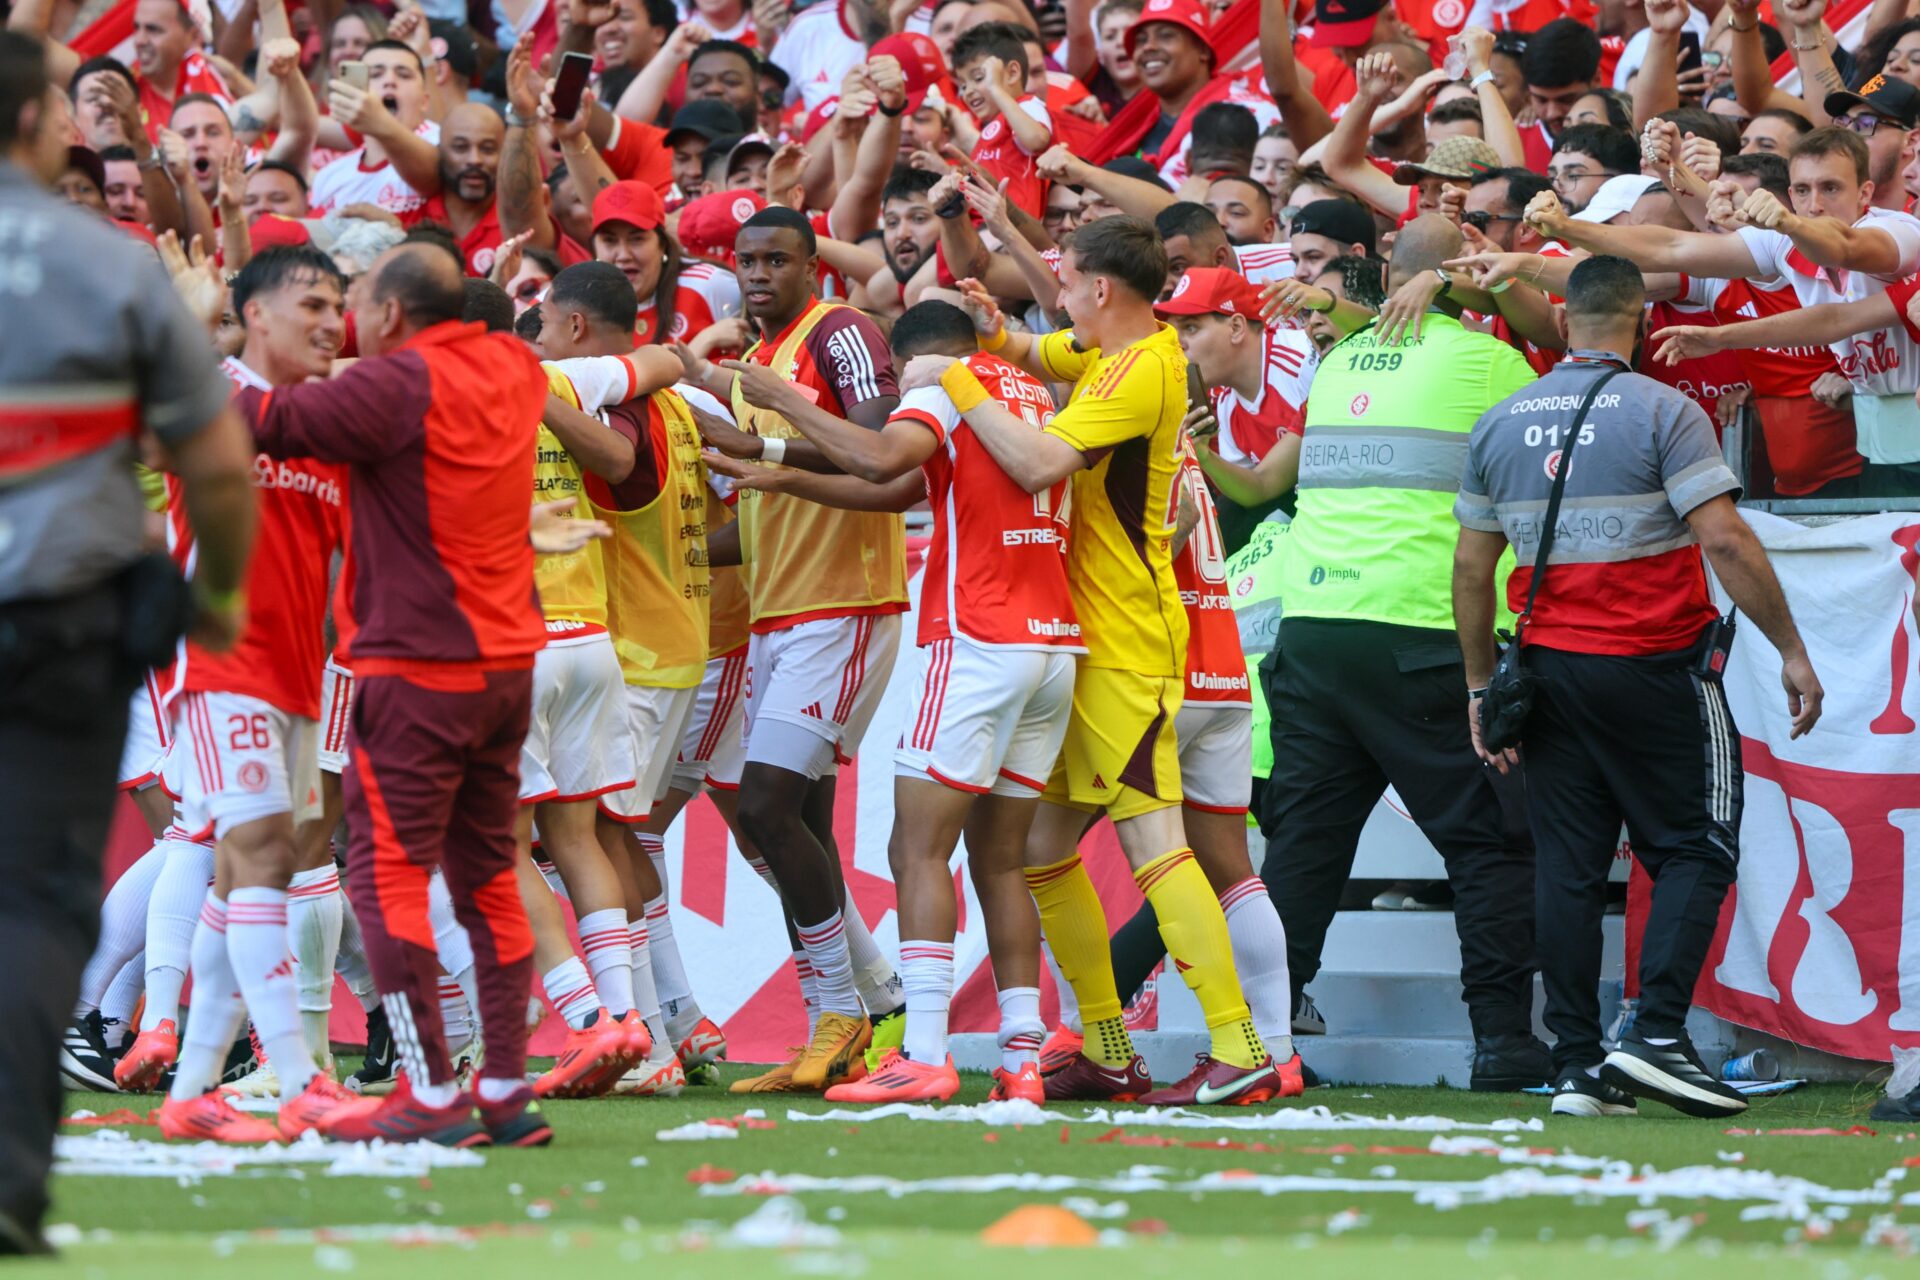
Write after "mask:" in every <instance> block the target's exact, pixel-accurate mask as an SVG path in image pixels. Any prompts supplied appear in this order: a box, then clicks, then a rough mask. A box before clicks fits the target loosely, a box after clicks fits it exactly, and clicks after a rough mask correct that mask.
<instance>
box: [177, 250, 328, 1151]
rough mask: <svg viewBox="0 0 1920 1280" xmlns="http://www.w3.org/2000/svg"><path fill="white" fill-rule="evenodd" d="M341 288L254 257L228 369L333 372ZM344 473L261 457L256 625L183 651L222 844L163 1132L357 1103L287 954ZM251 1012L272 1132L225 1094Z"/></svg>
mask: <svg viewBox="0 0 1920 1280" xmlns="http://www.w3.org/2000/svg"><path fill="white" fill-rule="evenodd" d="M345 292H346V281H345V280H344V279H343V278H342V277H341V276H340V274H339V272H338V270H337V269H336V268H335V267H334V266H333V263H332V261H331V260H330V259H328V258H327V257H326V256H325V255H324V254H320V253H317V252H315V251H313V250H311V249H269V250H267V251H266V252H264V253H262V254H260V255H259V256H257V257H255V258H254V259H253V260H252V261H250V262H249V263H248V264H247V266H246V267H245V268H243V269H242V271H241V273H240V275H239V278H238V279H237V280H236V281H235V283H234V287H233V309H234V312H235V314H237V315H238V316H239V317H240V321H241V324H242V325H243V326H244V328H245V329H246V334H247V341H246V345H245V346H244V347H242V348H241V352H240V356H239V357H238V358H237V359H229V360H228V361H227V365H226V368H227V375H228V377H230V378H231V379H233V381H234V383H235V385H236V387H239V388H250V389H253V390H255V391H256V392H264V391H271V390H273V389H275V388H279V387H286V386H289V385H293V384H297V383H300V382H304V381H305V380H307V379H308V378H313V377H324V376H325V375H326V374H327V372H328V371H329V369H330V368H331V366H332V361H333V358H334V355H335V354H336V353H337V352H338V351H339V349H340V342H341V338H342V336H343V334H344V332H345V313H344V308H343V299H344V297H345ZM343 479H344V476H343V474H342V471H341V469H340V468H339V467H336V466H332V465H329V464H327V463H325V462H318V461H312V460H308V459H299V460H292V461H290V460H286V459H273V458H269V457H267V456H266V455H264V454H262V455H261V456H260V457H259V458H258V459H257V460H256V461H255V463H254V486H255V488H257V489H258V490H259V491H260V512H261V524H260V540H259V543H258V553H259V554H258V555H257V556H256V558H255V559H254V561H253V564H252V566H251V568H250V570H249V574H248V581H247V594H248V596H249V598H250V603H249V608H248V620H247V628H246V630H245V632H244V633H242V636H241V640H240V643H239V645H238V646H236V647H235V648H234V649H233V651H232V652H231V653H227V654H220V655H216V654H212V653H208V652H205V651H204V650H200V649H198V648H196V647H194V646H191V645H189V646H188V648H187V653H186V665H185V670H184V673H183V675H182V677H181V679H180V687H181V689H182V690H183V694H182V698H181V701H180V704H179V708H178V716H177V721H178V730H179V735H180V736H179V744H178V749H179V750H180V751H181V752H182V760H183V762H185V763H183V767H182V769H181V778H182V780H183V782H184V786H183V787H182V795H181V819H182V825H183V826H184V827H185V829H186V830H187V831H188V832H189V833H190V834H191V835H195V836H203V835H204V834H205V833H207V832H208V831H211V832H212V834H213V836H214V838H215V840H216V841H217V842H218V843H217V845H216V850H215V861H214V884H213V889H212V891H211V892H210V893H209V894H208V895H207V898H206V902H205V906H204V908H203V909H202V911H201V915H200V924H199V927H198V928H197V929H196V930H195V931H194V935H193V944H192V948H193V949H192V973H193V979H194V982H193V1009H192V1014H193V1016H192V1017H191V1018H190V1019H189V1020H188V1022H187V1030H186V1037H185V1040H184V1042H183V1043H182V1045H181V1051H180V1060H179V1063H178V1065H177V1066H176V1068H175V1071H174V1078H173V1085H172V1087H171V1088H170V1089H169V1090H168V1096H167V1100H166V1102H165V1103H164V1104H162V1106H161V1107H160V1110H159V1113H158V1120H159V1125H160V1132H161V1133H162V1134H164V1135H165V1136H167V1137H169V1138H199V1139H212V1140H214V1141H221V1142H258V1141H272V1140H275V1139H277V1138H287V1139H292V1138H296V1137H298V1136H299V1135H300V1134H302V1133H304V1132H305V1131H306V1130H307V1129H309V1128H312V1127H313V1126H314V1125H316V1124H317V1123H319V1122H320V1121H321V1120H323V1119H324V1118H326V1117H327V1116H328V1115H329V1114H331V1113H333V1112H335V1111H337V1110H339V1109H340V1108H341V1107H343V1106H346V1105H350V1104H352V1103H354V1102H355V1101H356V1099H355V1098H354V1096H353V1095H352V1094H350V1093H348V1092H347V1091H346V1090H345V1089H342V1088H341V1087H340V1086H339V1085H338V1084H336V1083H335V1082H334V1081H333V1079H332V1078H331V1077H330V1076H328V1075H326V1074H325V1073H324V1072H322V1071H321V1070H320V1069H319V1068H318V1066H317V1065H316V1064H315V1061H314V1058H313V1055H312V1053H311V1051H310V1049H309V1047H308V1044H307V1041H306V1038H305V1035H304V1032H303V1030H302V1027H301V1020H300V1010H299V1003H298V998H297V990H296V978H295V973H294V966H293V964H292V963H290V961H289V959H288V953H287V944H288V931H287V889H288V883H289V881H290V879H291V877H292V872H293V869H294V858H295V852H294V822H295V819H296V817H302V816H317V815H312V814H311V810H312V808H313V801H314V800H315V799H316V798H317V794H318V786H319V779H318V778H317V777H313V776H310V774H311V770H312V749H313V746H314V739H315V735H316V733H317V720H318V717H319V714H320V668H321V662H322V655H321V651H320V646H321V643H322V641H321V630H322V628H321V619H322V617H323V616H324V614H325V611H326V597H327V568H328V563H329V561H330V559H331V557H332V555H333V550H334V547H335V545H336V544H337V543H338V541H339V537H340V520H341V515H340V512H341V505H342V500H343V498H344V485H343V484H342V481H343ZM328 976H329V978H330V977H331V968H329V970H328ZM245 1016H251V1018H252V1020H253V1025H254V1030H255V1032H256V1033H257V1034H258V1036H259V1038H260V1042H261V1045H262V1046H263V1047H264V1048H265V1050H266V1052H267V1054H268V1056H269V1059H270V1060H271V1061H272V1063H273V1064H274V1068H275V1071H276V1074H277V1076H278V1083H279V1088H280V1098H281V1105H280V1113H279V1125H278V1128H277V1129H276V1128H275V1126H274V1125H273V1124H270V1123H268V1122H266V1121H264V1120H258V1119H255V1118H253V1117H251V1116H247V1115H244V1114H242V1113H241V1112H239V1111H237V1110H235V1109H234V1107H233V1105H232V1104H231V1102H229V1101H228V1099H227V1097H226V1095H225V1094H224V1093H221V1092H215V1091H214V1086H215V1085H216V1084H217V1083H218V1082H219V1079H220V1073H221V1069H222V1068H223V1067H224V1066H225V1064H226V1059H227V1050H228V1048H229V1046H231V1045H232V1043H233V1037H234V1033H235V1032H236V1031H237V1030H238V1029H239V1026H240V1021H241V1019H242V1017H245Z"/></svg>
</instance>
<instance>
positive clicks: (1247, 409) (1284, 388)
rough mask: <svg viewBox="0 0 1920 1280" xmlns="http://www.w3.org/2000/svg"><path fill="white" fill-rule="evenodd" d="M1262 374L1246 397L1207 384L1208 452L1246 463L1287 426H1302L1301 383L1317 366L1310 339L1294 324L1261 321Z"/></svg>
mask: <svg viewBox="0 0 1920 1280" xmlns="http://www.w3.org/2000/svg"><path fill="white" fill-rule="evenodd" d="M1265 346H1266V380H1265V381H1264V382H1262V383H1261V384H1260V394H1259V395H1258V396H1256V397H1255V398H1254V399H1253V400H1251V401H1249V400H1247V399H1246V398H1245V397H1244V396H1242V395H1241V394H1240V393H1239V392H1238V391H1235V390H1234V389H1233V388H1232V387H1215V388H1214V389H1213V416H1214V419H1215V420H1216V421H1217V422H1219V424H1220V434H1219V435H1217V436H1215V437H1214V445H1213V448H1214V452H1216V453H1218V454H1219V455H1220V456H1221V457H1223V458H1225V459H1226V460H1227V461H1228V462H1233V463H1238V464H1239V465H1240V466H1243V467H1251V466H1253V465H1254V464H1255V463H1257V462H1259V461H1260V459H1262V458H1264V457H1266V456H1267V451H1268V450H1270V449H1272V448H1273V446H1274V443H1275V442H1276V441H1278V440H1279V439H1280V437H1281V436H1282V435H1284V434H1287V433H1288V432H1291V433H1292V434H1294V435H1300V434H1302V433H1303V432H1304V431H1305V430H1306V414H1307V389H1308V388H1309V387H1311V386H1312V385H1313V372H1314V370H1315V369H1318V368H1319V367H1320V354H1319V352H1317V351H1315V350H1314V346H1313V341H1312V339H1310V338H1308V337H1307V335H1306V334H1305V333H1303V332H1301V331H1300V330H1298V329H1282V328H1280V327H1278V326H1276V325H1269V326H1267V330H1266V337H1265Z"/></svg>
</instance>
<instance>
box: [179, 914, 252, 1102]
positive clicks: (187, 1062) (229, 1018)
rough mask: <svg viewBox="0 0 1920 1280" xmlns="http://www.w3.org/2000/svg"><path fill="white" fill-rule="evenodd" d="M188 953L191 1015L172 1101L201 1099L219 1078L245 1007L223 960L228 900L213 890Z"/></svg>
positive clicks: (230, 970) (182, 1038)
mask: <svg viewBox="0 0 1920 1280" xmlns="http://www.w3.org/2000/svg"><path fill="white" fill-rule="evenodd" d="M191 951H192V957H193V958H192V961H191V964H192V967H193V1016H192V1017H191V1018H189V1019H187V1029H186V1033H185V1034H184V1035H183V1036H182V1037H181V1040H180V1059H179V1061H178V1062H177V1063H175V1065H174V1069H173V1086H172V1087H171V1088H170V1089H168V1090H167V1096H168V1097H169V1098H174V1099H176V1100H188V1099H193V1098H197V1097H199V1096H200V1095H201V1094H203V1093H205V1092H206V1091H207V1090H209V1089H211V1088H213V1086H214V1085H216V1084H218V1083H219V1082H220V1070H221V1068H222V1067H224V1066H226V1064H227V1050H229V1049H231V1048H232V1047H233V1038H234V1037H235V1036H236V1035H238V1034H239V1033H240V1020H241V1019H242V1018H244V1017H245V1016H246V1005H245V1004H244V1003H243V1002H242V1001H241V999H240V987H239V985H238V984H237V983H235V982H234V980H233V964H232V962H231V961H230V960H229V959H228V958H227V904H226V903H225V902H223V901H221V900H220V899H219V898H216V897H214V896H213V895H212V894H210V893H209V894H208V895H206V900H205V901H204V902H203V903H202V904H201V909H200V922H199V923H198V924H197V925H195V926H194V930H193V944H192V947H191Z"/></svg>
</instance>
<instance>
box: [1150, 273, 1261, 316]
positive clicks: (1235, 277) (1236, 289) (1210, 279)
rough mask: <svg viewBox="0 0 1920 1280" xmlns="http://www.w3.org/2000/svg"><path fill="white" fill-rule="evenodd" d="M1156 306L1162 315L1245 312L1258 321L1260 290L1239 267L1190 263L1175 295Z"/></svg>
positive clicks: (1237, 314) (1244, 314) (1245, 314)
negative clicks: (1204, 265) (1192, 264)
mask: <svg viewBox="0 0 1920 1280" xmlns="http://www.w3.org/2000/svg"><path fill="white" fill-rule="evenodd" d="M1153 309H1154V311H1156V312H1157V313H1159V314H1160V315H1163V316H1206V315H1229V316H1245V317H1246V318H1247V319H1249V320H1251V321H1253V322H1254V323H1255V324H1259V323H1260V290H1258V289H1256V288H1255V287H1254V286H1253V285H1251V284H1248V283H1247V278H1246V277H1245V276H1243V275H1241V274H1240V273H1239V272H1238V271H1229V270H1227V269H1226V268H1225V267H1189V268H1187V272H1186V274H1185V275H1183V276H1181V277H1180V283H1179V284H1177V285H1175V286H1174V287H1173V296H1172V297H1170V298H1168V299H1167V300H1166V301H1165V302H1160V303H1155V304H1154V308H1153Z"/></svg>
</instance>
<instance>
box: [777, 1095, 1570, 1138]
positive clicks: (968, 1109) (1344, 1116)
mask: <svg viewBox="0 0 1920 1280" xmlns="http://www.w3.org/2000/svg"><path fill="white" fill-rule="evenodd" d="M896 1117H902V1118H905V1119H908V1120H926V1121H933V1122H936V1123H944V1124H984V1125H991V1126H994V1127H1006V1126H1010V1125H1033V1126H1039V1125H1050V1124H1098V1125H1106V1126H1108V1127H1114V1126H1122V1127H1125V1126H1140V1127H1150V1128H1166V1129H1229V1130H1233V1131H1235V1132H1240V1133H1271V1132H1285V1131H1289V1130H1293V1131H1299V1132H1315V1133H1325V1132H1338V1131H1343V1130H1345V1131H1355V1132H1358V1131H1366V1132H1374V1131H1396V1130H1397V1131H1400V1132H1417V1133H1468V1132H1479V1133H1538V1132H1540V1131H1542V1130H1543V1129H1545V1127H1546V1126H1545V1125H1543V1124H1542V1123H1541V1122H1540V1120H1539V1118H1538V1117H1533V1118H1531V1119H1527V1120H1493V1121H1489V1122H1487V1123H1484V1124H1483V1123H1480V1122H1477V1121H1471V1120H1455V1119H1452V1118H1450V1117H1448V1116H1362V1115H1354V1114H1352V1113H1350V1112H1341V1113H1339V1114H1335V1113H1334V1112H1333V1111H1331V1110H1329V1109H1328V1108H1326V1107H1320V1106H1314V1107H1282V1108H1278V1109H1276V1110H1273V1111H1253V1110H1246V1111H1240V1110H1238V1109H1236V1110H1234V1111H1232V1112H1227V1111H1222V1110H1208V1111H1201V1110H1196V1109H1194V1108H1191V1107H1143V1108H1140V1109H1138V1110H1128V1111H1116V1110H1110V1109H1108V1108H1106V1107H1095V1108H1093V1109H1092V1110H1090V1111H1088V1112H1087V1114H1086V1115H1084V1116H1075V1115H1069V1114H1067V1113H1065V1112H1061V1111H1049V1110H1046V1109H1045V1108H1043V1107H1040V1106H1038V1105H1036V1104H1034V1103H1031V1102H1020V1101H1009V1102H983V1103H979V1104H977V1105H974V1106H958V1107H936V1106H929V1105H927V1104H925V1103H918V1102H892V1103H888V1104H887V1105H886V1106H882V1107H871V1108H867V1109H865V1110H861V1111H855V1110H852V1109H849V1108H845V1107H840V1108H836V1109H834V1110H831V1111H788V1112H787V1119H788V1120H795V1121H802V1122H808V1121H813V1122H818V1121H832V1122H834V1123H838V1124H846V1123H849V1122H852V1123H864V1122H866V1121H870V1120H890V1119H894V1118H896Z"/></svg>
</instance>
